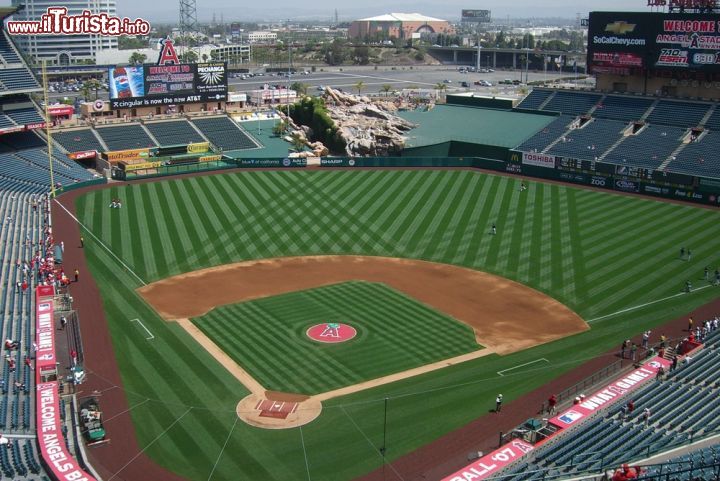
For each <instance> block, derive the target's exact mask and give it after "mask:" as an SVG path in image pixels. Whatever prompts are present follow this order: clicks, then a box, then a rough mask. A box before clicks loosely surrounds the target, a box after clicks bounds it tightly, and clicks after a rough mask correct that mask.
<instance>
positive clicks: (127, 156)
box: [105, 148, 150, 162]
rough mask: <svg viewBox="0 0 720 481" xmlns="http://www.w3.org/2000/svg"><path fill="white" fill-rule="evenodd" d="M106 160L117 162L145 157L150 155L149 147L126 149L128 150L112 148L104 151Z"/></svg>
mask: <svg viewBox="0 0 720 481" xmlns="http://www.w3.org/2000/svg"><path fill="white" fill-rule="evenodd" d="M105 155H106V156H107V160H108V161H110V162H118V161H121V160H136V159H142V158H147V157H149V156H150V149H149V148H145V149H128V150H113V151H111V152H105Z"/></svg>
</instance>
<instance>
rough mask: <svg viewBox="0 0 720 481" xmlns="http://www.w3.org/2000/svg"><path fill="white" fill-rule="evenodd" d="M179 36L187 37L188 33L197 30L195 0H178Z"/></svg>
mask: <svg viewBox="0 0 720 481" xmlns="http://www.w3.org/2000/svg"><path fill="white" fill-rule="evenodd" d="M178 26H179V27H180V37H181V38H183V39H187V37H189V36H190V34H192V33H195V32H197V31H198V21H197V2H196V1H195V0H180V22H179V23H178Z"/></svg>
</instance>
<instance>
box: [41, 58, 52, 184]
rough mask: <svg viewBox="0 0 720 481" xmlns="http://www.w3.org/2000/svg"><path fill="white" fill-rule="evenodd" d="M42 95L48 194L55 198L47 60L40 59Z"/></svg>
mask: <svg viewBox="0 0 720 481" xmlns="http://www.w3.org/2000/svg"><path fill="white" fill-rule="evenodd" d="M42 82H43V97H44V99H45V129H46V132H47V144H48V164H49V165H50V195H51V196H52V197H53V198H55V176H54V173H53V156H52V132H51V129H50V127H51V123H50V102H49V99H48V82H47V61H46V60H43V61H42Z"/></svg>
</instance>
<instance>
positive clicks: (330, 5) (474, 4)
mask: <svg viewBox="0 0 720 481" xmlns="http://www.w3.org/2000/svg"><path fill="white" fill-rule="evenodd" d="M9 3H10V2H9V0H0V4H5V5H7V4H9ZM178 3H179V2H178V0H154V1H153V2H147V0H117V8H118V12H119V14H120V15H123V16H127V17H143V18H146V19H149V20H151V21H153V20H154V21H163V22H172V21H174V20H176V19H177V11H178ZM58 4H60V5H61V4H62V2H61V1H59V2H58ZM646 5H647V2H646V1H645V0H603V1H602V2H598V1H589V0H576V1H569V0H541V1H532V0H512V1H510V2H508V1H503V2H500V1H477V0H476V1H470V0H466V1H460V0H445V1H437V0H436V1H430V0H394V1H392V2H387V1H385V0H365V1H363V2H357V1H355V0H312V1H298V0H275V1H273V2H270V3H268V2H260V1H243V2H237V0H198V1H197V10H198V17H199V19H200V20H201V21H207V20H209V19H210V18H212V15H213V13H215V14H216V16H217V19H218V20H219V19H220V15H221V14H222V15H223V16H224V20H225V21H226V22H229V21H237V20H240V21H249V20H257V19H266V20H273V19H274V20H281V19H288V18H289V19H307V18H327V19H330V18H331V17H332V16H333V12H334V9H336V8H337V10H338V15H339V16H340V19H341V20H351V19H354V18H360V17H364V16H374V15H380V14H383V13H389V12H418V13H423V14H425V15H430V16H436V17H440V18H445V19H448V20H453V19H456V18H459V16H460V10H461V9H463V8H476V9H489V10H491V11H492V12H493V16H494V17H496V18H497V17H505V16H507V15H510V16H512V17H525V18H527V17H567V18H575V16H576V14H577V13H580V14H581V15H583V16H585V15H586V14H587V12H589V11H591V10H637V11H649V10H650V9H649V7H647V6H646Z"/></svg>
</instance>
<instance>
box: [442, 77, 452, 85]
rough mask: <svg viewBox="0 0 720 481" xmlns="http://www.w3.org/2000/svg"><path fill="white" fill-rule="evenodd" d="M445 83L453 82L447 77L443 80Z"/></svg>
mask: <svg viewBox="0 0 720 481" xmlns="http://www.w3.org/2000/svg"><path fill="white" fill-rule="evenodd" d="M443 83H446V84H451V83H452V80H450V79H447V78H446V79H445V80H443Z"/></svg>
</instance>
